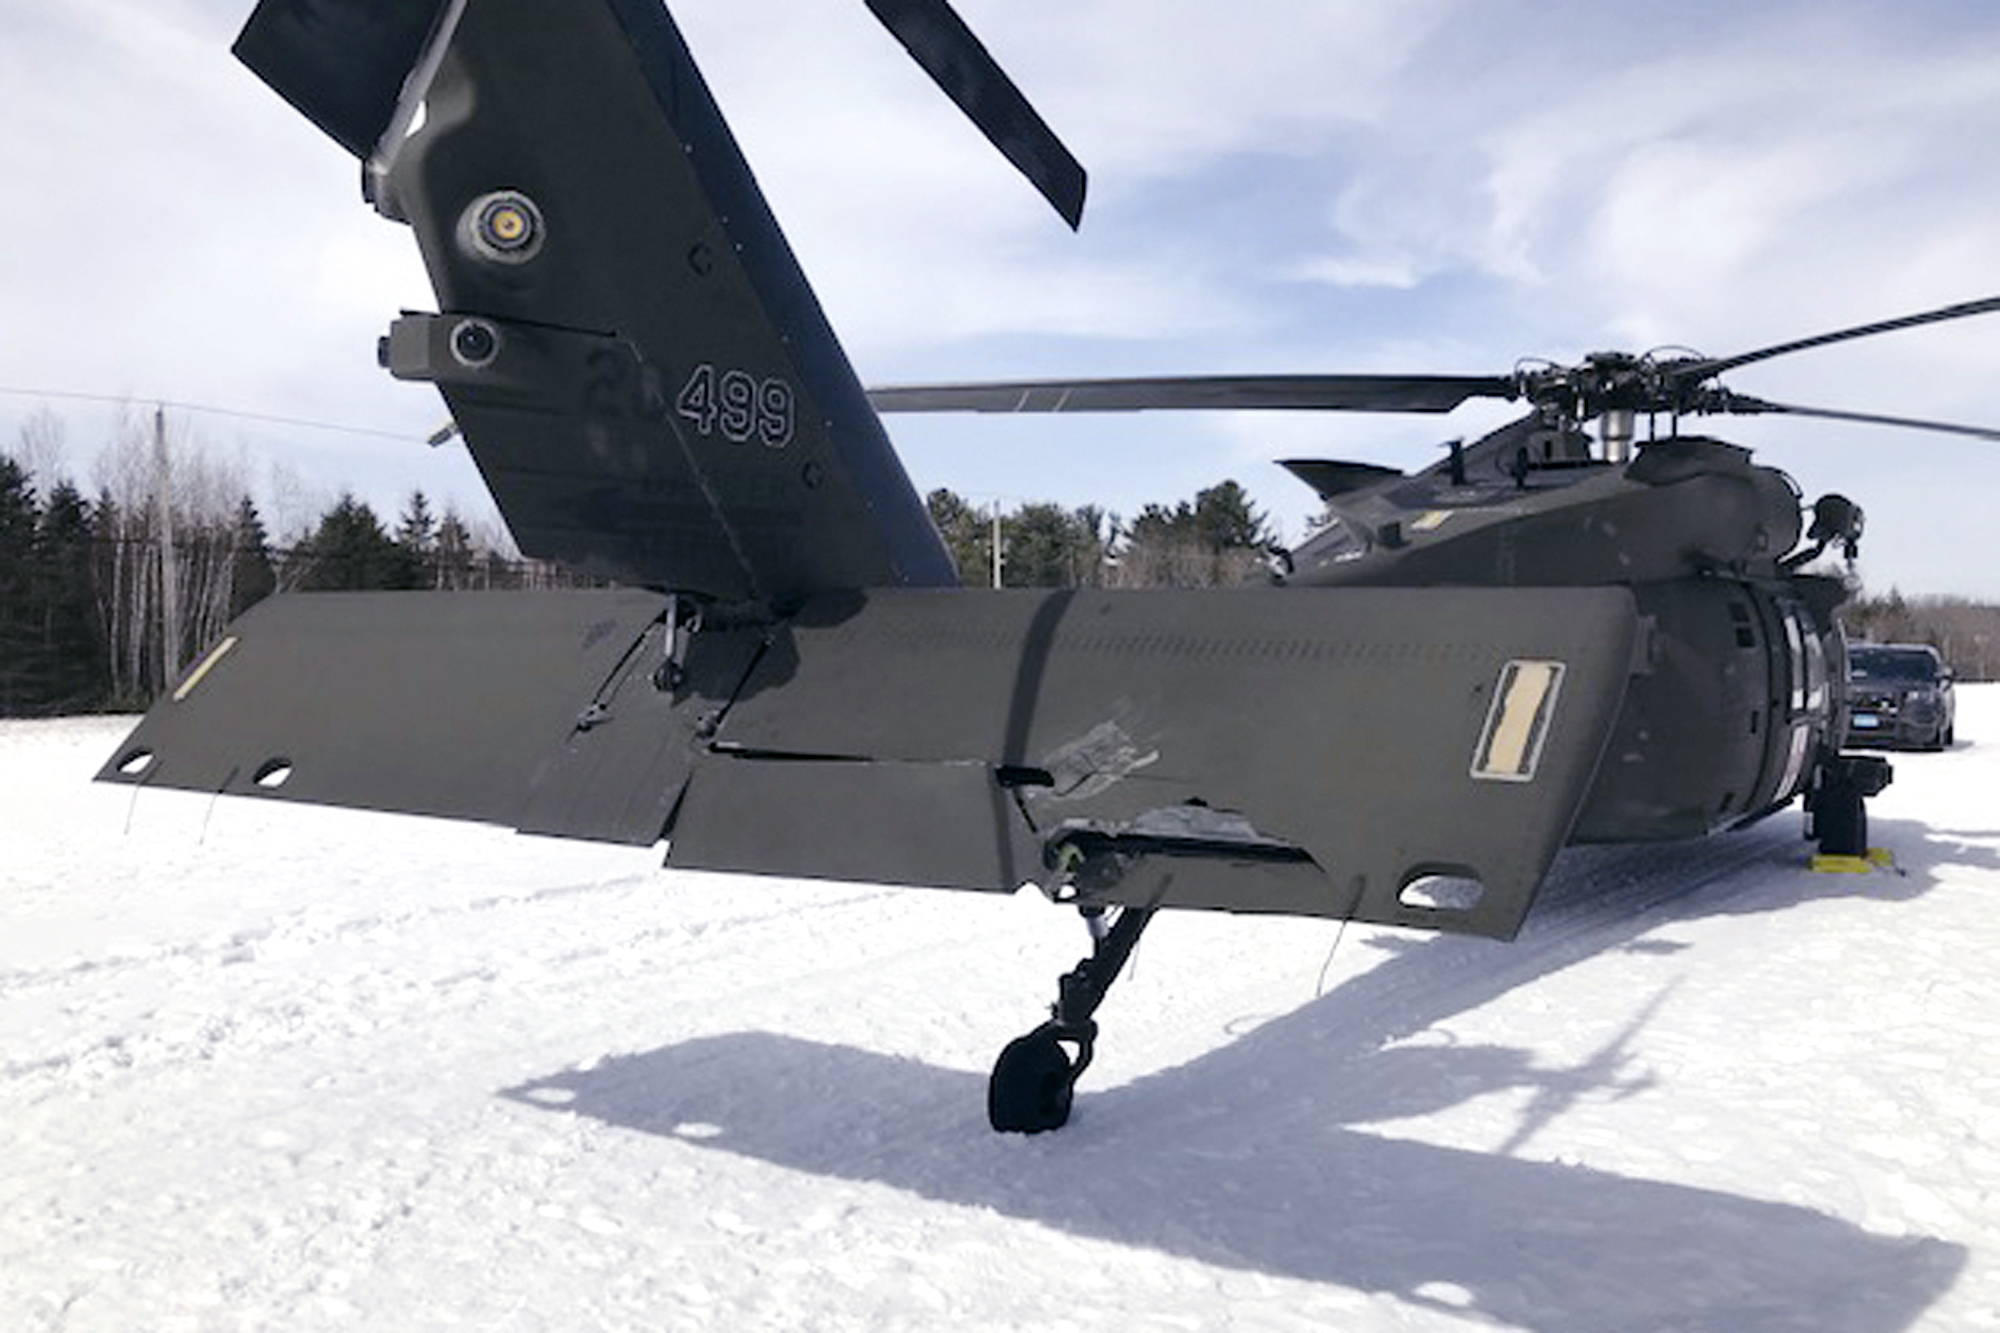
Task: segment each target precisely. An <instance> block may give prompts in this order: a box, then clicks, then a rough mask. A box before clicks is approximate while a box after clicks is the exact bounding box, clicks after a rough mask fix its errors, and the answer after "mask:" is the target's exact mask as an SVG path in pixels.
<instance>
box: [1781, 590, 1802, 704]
mask: <svg viewBox="0 0 2000 1333" xmlns="http://www.w3.org/2000/svg"><path fill="white" fill-rule="evenodd" d="M1785 646H1786V647H1787V648H1788V649H1790V650H1791V651H1790V652H1789V653H1788V654H1787V656H1788V658H1789V660H1790V662H1791V666H1792V671H1791V676H1792V712H1793V714H1794V715H1796V714H1799V713H1803V712H1805V711H1806V646H1805V643H1804V641H1803V640H1802V639H1801V637H1800V635H1799V621H1798V617H1797V616H1795V615H1793V614H1792V613H1791V612H1790V611H1787V612H1786V613H1785Z"/></svg>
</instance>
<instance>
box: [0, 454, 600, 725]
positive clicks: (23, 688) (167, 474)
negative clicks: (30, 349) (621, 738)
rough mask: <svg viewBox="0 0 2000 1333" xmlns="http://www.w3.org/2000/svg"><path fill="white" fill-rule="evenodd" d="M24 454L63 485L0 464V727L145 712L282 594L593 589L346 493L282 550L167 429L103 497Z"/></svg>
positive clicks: (424, 507)
mask: <svg viewBox="0 0 2000 1333" xmlns="http://www.w3.org/2000/svg"><path fill="white" fill-rule="evenodd" d="M135 441H136V442H135ZM34 443H35V441H33V440H27V441H24V445H25V446H32V445H33V444H34ZM21 452H22V455H23V457H26V458H31V459H35V460H36V462H37V463H38V464H39V467H38V469H37V470H40V471H44V472H45V473H47V474H48V476H47V477H45V478H42V479H38V478H37V477H36V476H35V475H34V473H32V472H31V471H30V470H29V467H28V466H27V465H26V464H24V463H23V462H22V461H21V460H20V459H17V458H15V457H13V456H11V455H9V454H5V453H0V716H10V717H20V716H48V715H56V714H63V713H79V712H90V711H95V710H101V709H108V708H119V709H124V708H141V707H144V706H145V705H146V704H147V703H148V702H149V701H150V700H151V699H152V698H153V697H154V696H156V695H157V694H159V693H160V692H161V691H162V690H163V689H165V688H166V687H167V686H168V685H170V684H171V683H172V682H173V681H174V680H176V679H177V678H178V677H179V675H180V672H181V670H182V668H183V667H184V666H185V665H186V664H187V663H188V662H190V661H191V660H193V658H194V656H195V654H197V653H199V652H200V651H202V650H203V649H204V648H205V647H207V646H208V645H209V644H211V643H213V642H214V641H215V640H216V639H217V638H219V637H220V636H221V633H222V629H223V626H225V625H226V624H228V623H229V621H231V620H232V619H234V618H235V617H236V616H238V615H241V614H242V613H243V612H244V611H246V610H248V609H249V608H250V607H251V606H253V605H255V604H256V603H257V602H258V601H260V600H261V599H263V598H265V597H268V596H270V595H271V594H272V593H274V592H281V591H294V590H297V591H313V590H325V589H371V588H440V589H457V588H465V589H479V588H539V587H569V586H576V585H577V584H578V583H579V582H580V580H578V579H576V578H575V577H573V576H571V575H570V574H568V573H567V572H566V571H564V570H563V569H561V568H560V567H558V566H554V565H549V564H546V563H544V562H540V561H530V560H522V559H519V558H518V557H516V556H514V555H513V554H512V553H511V552H510V551H507V550H504V549H503V548H502V546H501V544H500V541H499V540H496V539H495V537H494V535H493V534H491V533H476V532H475V531H474V530H472V529H471V528H470V527H468V525H467V524H466V523H465V522H464V521H463V520H462V519H461V518H460V517H459V516H458V515H457V514H456V513H454V512H452V511H451V510H450V509H447V510H445V511H444V512H443V513H442V514H438V513H435V512H433V510H432V508H431V505H430V503H429V501H428V500H427V499H426V498H425V496H424V495H423V493H422V492H416V493H414V494H412V495H411V496H410V498H409V501H408V503H407V504H406V505H405V507H404V510H403V513H402V514H401V516H400V517H399V519H398V521H397V524H396V526H395V527H394V529H393V530H391V529H389V528H387V527H385V526H384V524H383V522H382V520H381V519H380V518H379V517H378V516H377V515H376V514H375V512H374V511H373V509H371V508H370V507H369V506H368V505H367V504H366V503H364V502H362V501H360V500H357V499H356V498H354V497H353V496H352V495H342V496H341V497H340V498H339V499H338V500H337V501H335V502H334V503H333V504H331V505H330V506H329V507H327V508H326V509H325V510H324V512H322V513H321V514H319V515H318V517H317V518H316V519H315V520H313V521H311V522H309V523H307V524H305V525H304V526H303V528H302V529H301V530H300V531H299V532H297V533H296V534H294V535H293V537H292V540H290V541H289V542H287V543H284V544H276V543H274V542H273V541H272V540H271V538H270V536H269V534H268V532H267V530H266V528H265V525H264V521H263V518H262V516H261V515H260V514H259V512H258V510H257V506H256V504H255V503H254V502H253V501H252V499H251V498H250V495H249V492H248V489H247V487H246V486H244V485H243V484H242V479H241V477H240V476H239V475H237V473H236V472H234V471H232V470H231V469H229V468H227V467H223V466H218V465H215V464H213V463H212V462H210V461H209V460H207V459H206V458H205V457H204V456H203V455H202V454H201V452H200V451H198V450H196V451H185V450H184V451H180V452H179V453H178V454H177V455H175V456H170V455H169V451H168V450H167V448H166V447H165V431H164V423H158V422H156V424H155V430H154V444H153V447H151V448H148V447H147V446H146V444H145V442H144V439H143V432H141V433H138V434H135V435H133V436H132V438H130V439H126V440H123V441H122V442H121V443H119V444H114V445H113V446H112V447H110V448H108V449H107V450H106V452H105V454H104V455H103V457H102V458H101V459H100V470H101V472H102V473H103V474H104V475H103V479H102V482H101V484H100V485H99V488H98V490H97V493H96V494H95V495H94V496H86V495H85V494H84V493H83V491H82V490H81V489H80V488H79V487H78V486H77V485H76V483H75V482H74V481H72V480H70V479H68V478H67V477H63V476H60V475H58V474H56V472H55V465H54V462H53V458H54V451H52V450H50V449H48V448H46V447H43V448H41V449H36V448H33V447H24V448H23V449H22V451H21ZM51 478H52V479H51ZM38 480H40V481H41V485H40V486H39V488H38V486H37V481H38Z"/></svg>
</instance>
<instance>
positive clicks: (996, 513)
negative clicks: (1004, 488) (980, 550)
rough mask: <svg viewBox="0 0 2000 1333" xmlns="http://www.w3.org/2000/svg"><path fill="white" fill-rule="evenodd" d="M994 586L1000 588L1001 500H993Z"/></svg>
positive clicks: (996, 497)
mask: <svg viewBox="0 0 2000 1333" xmlns="http://www.w3.org/2000/svg"><path fill="white" fill-rule="evenodd" d="M993 586H994V587H996V588H997V587H999V586H1000V500H999V497H998V496H995V497H994V500H993Z"/></svg>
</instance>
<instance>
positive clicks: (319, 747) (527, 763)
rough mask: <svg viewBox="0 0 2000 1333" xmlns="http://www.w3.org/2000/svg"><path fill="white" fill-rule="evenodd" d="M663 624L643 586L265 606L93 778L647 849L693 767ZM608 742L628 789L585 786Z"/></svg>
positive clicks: (361, 596)
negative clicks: (659, 673)
mask: <svg viewBox="0 0 2000 1333" xmlns="http://www.w3.org/2000/svg"><path fill="white" fill-rule="evenodd" d="M669 610H670V602H669V599H667V598H664V597H660V596H658V595H656V594H653V593H645V592H568V593H557V592H529V593H504V592H486V593H470V592H441V593H296V594H289V595H283V596H278V597H271V598H267V599H266V600H265V601H263V602H261V603H259V604H258V605H257V606H256V607H254V608H252V609H251V610H250V611H249V612H247V613H246V614H245V615H243V616H242V617H241V618H239V619H238V620H237V621H236V622H235V623H234V624H233V625H231V626H230V628H229V632H228V635H227V637H225V638H224V639H223V640H222V641H221V642H220V643H219V644H217V645H216V646H215V647H214V648H213V649H211V650H210V651H209V652H208V654H207V655H206V656H204V657H203V658H202V659H201V660H200V661H198V662H197V663H196V664H195V665H194V666H193V667H192V668H191V669H190V670H189V672H188V674H187V675H186V676H185V677H184V678H183V679H182V681H181V683H180V684H179V686H178V687H177V688H176V689H175V690H174V691H173V692H172V693H171V694H169V695H167V696H165V697H163V698H162V699H160V701H159V702H158V703H156V704H155V705H154V706H153V708H152V711H151V712H149V713H148V714H147V715H146V717H145V719H144V720H143V721H142V722H141V723H140V724H139V726H138V728H137V729H136V730H135V731H134V732H133V733H132V735H131V736H130V738H128V739H127V741H126V742H125V744H124V745H123V746H121V747H120V748H119V750H118V752H117V754H115V755H114V756H113V757H112V760H111V762H110V763H108V764H107V765H105V767H104V770H103V771H102V772H101V773H100V774H99V775H98V776H99V778H100V779H102V780H108V781H113V782H127V783H133V784H137V785H142V786H150V787H169V788H175V789H180V790H191V791H203V792H212V793H220V794H231V795H249V796H267V797H273V798H277V799H283V800H295V801H306V802H312V803H316V804H325V805H342V806H355V807H359V808H362V809H371V810H391V811H401V812H405V813H410V814H425V815H443V816H448V817H452V818H458V819H475V820H483V821H487V822H493V823H502V824H508V825H515V826H519V825H524V824H525V825H534V826H536V827H538V829H539V830H540V831H544V832H551V833H565V834H574V835H577V836H588V837H594V838H598V839H600V840H605V841H618V842H635V843H648V842H652V841H655V840H656V839H658V837H659V836H660V832H661V829H662V828H663V827H664V825H665V823H666V816H667V811H668V808H669V806H670V804H671V802H672V800H673V799H674V798H675V797H677V796H678V795H679V790H680V783H681V782H682V781H683V780H684V779H685V776H686V772H687V767H688V763H689V759H688V754H687V739H686V736H685V735H681V736H678V737H677V736H676V735H675V734H674V732H673V730H672V728H671V726H670V725H666V724H665V723H664V719H663V717H662V716H661V715H660V714H663V713H665V712H667V711H669V710H670V707H671V705H672V703H673V702H674V699H673V697H672V696H658V697H660V698H661V699H662V700H663V702H662V703H659V704H653V703H652V700H653V699H654V698H655V697H656V696H657V695H658V692H657V691H655V690H654V689H653V688H652V686H651V685H650V684H648V683H647V681H648V678H649V675H650V673H651V672H652V671H653V670H654V669H655V668H657V667H658V666H660V664H661V663H662V662H663V661H664V660H665V654H666V652H667V646H666V640H667V637H668V630H669V626H668V625H667V613H668V611H669ZM737 670H738V673H739V674H740V671H741V664H739V665H738V668H737ZM725 674H726V672H725ZM735 683H736V682H735V680H734V679H729V680H727V681H726V683H725V684H724V685H722V686H721V687H720V691H721V693H722V694H723V696H724V697H725V698H726V697H727V694H728V692H729V690H730V689H731V688H733V687H734V685H735ZM628 686H629V687H630V688H626V687H628ZM621 690H622V693H621ZM686 697H687V691H686V690H685V689H684V690H683V691H682V700H683V701H685V700H686ZM649 705H651V706H650V708H649ZM710 706H711V707H712V706H713V705H710ZM696 707H697V705H693V704H690V705H689V708H688V710H685V711H693V710H694V709H695V708H696ZM676 741H678V744H676ZM619 745H624V746H629V747H637V749H638V750H639V751H640V753H639V754H638V755H637V756H636V757H635V756H633V755H622V756H610V759H611V760H612V761H615V763H616V764H618V765H622V770H621V771H622V772H623V773H624V777H625V780H624V781H622V782H620V783H619V784H618V789H617V790H610V791H606V790H603V789H602V788H601V787H596V788H594V787H593V782H592V780H593V776H594V774H593V772H592V771H591V769H592V766H593V765H596V764H598V763H602V762H607V755H609V752H610V751H612V750H613V749H614V748H616V747H617V746H619ZM578 790H581V791H582V792H583V794H585V795H590V794H592V792H593V791H594V794H595V799H594V800H591V801H589V802H584V803H580V802H579V801H578V800H577V799H576V795H577V792H578Z"/></svg>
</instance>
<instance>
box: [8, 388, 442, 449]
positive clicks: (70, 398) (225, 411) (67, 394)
mask: <svg viewBox="0 0 2000 1333" xmlns="http://www.w3.org/2000/svg"><path fill="white" fill-rule="evenodd" d="M0 394H4V395H7V396H9V397H14V398H53V399H58V400H62V401H65V402H81V403H110V404H113V405H114V406H116V405H121V404H122V405H133V406H137V405H141V404H150V405H152V406H155V407H163V408H172V409H173V410H174V411H176V412H194V413H199V414H201V415H204V416H215V417H231V418H234V419H235V420H238V421H258V422H263V423H264V424H266V425H272V426H296V427H298V428H299V429H301V430H323V431H331V432H334V433H335V434H339V435H365V436H370V437H372V438H375V439H381V440H403V441H420V440H422V438H423V437H421V436H418V435H413V434H411V433H409V432H408V431H393V430H376V429H374V428H372V427H368V426H345V425H340V424H338V423H336V422H331V421H309V420H307V419H306V418H304V417H285V416H278V415H276V414H274V413H270V412H246V411H243V410H242V409H240V408H234V407H215V406H213V405H210V404H206V403H179V402H174V401H173V400H171V399H166V398H136V397H134V396H132V395H131V394H109V393H79V392H75V391H72V390H66V389H17V388H12V387H9V386H7V385H0ZM439 442H440V443H442V441H439Z"/></svg>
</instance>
